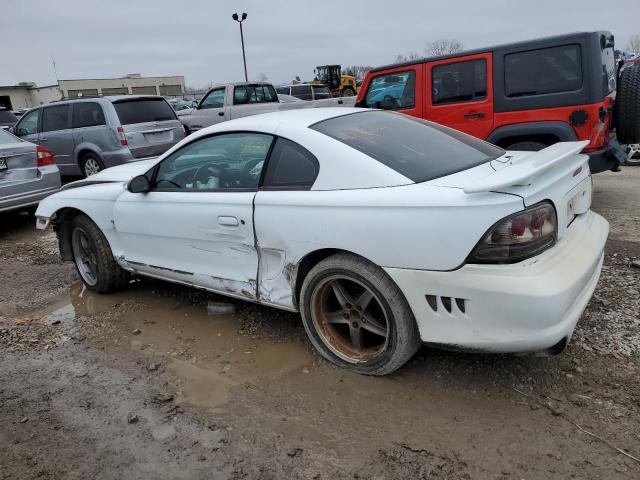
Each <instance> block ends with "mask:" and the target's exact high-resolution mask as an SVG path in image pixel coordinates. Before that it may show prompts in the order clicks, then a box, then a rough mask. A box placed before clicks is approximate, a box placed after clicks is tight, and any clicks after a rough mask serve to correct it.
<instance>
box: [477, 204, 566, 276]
mask: <svg viewBox="0 0 640 480" xmlns="http://www.w3.org/2000/svg"><path fill="white" fill-rule="evenodd" d="M557 232H558V222H557V220H556V210H555V208H554V207H553V205H552V204H551V202H548V201H545V202H540V203H537V204H536V205H533V206H531V207H529V208H526V209H525V210H523V211H522V212H518V213H516V214H513V215H510V216H508V217H507V218H505V219H503V220H500V221H499V222H498V223H497V224H495V225H494V226H493V227H491V228H490V229H489V231H488V232H487V233H485V234H484V236H483V237H482V240H480V242H479V243H478V245H476V248H474V249H473V252H471V255H469V258H467V263H515V262H519V261H521V260H524V259H526V258H530V257H533V256H535V255H538V254H540V253H542V252H543V251H545V250H546V249H548V248H549V247H552V246H553V245H554V244H555V243H556V238H557Z"/></svg>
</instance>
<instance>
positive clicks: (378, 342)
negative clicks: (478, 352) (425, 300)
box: [300, 254, 422, 375]
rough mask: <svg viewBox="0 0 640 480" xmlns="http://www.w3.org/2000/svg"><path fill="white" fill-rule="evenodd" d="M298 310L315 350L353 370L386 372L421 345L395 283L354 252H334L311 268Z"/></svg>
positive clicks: (382, 373) (378, 268)
mask: <svg viewBox="0 0 640 480" xmlns="http://www.w3.org/2000/svg"><path fill="white" fill-rule="evenodd" d="M300 311H301V314H302V321H303V324H304V328H305V330H306V332H307V335H308V336H309V339H310V341H311V343H312V344H313V346H314V347H315V348H316V349H317V350H318V352H320V354H321V355H322V356H323V357H324V358H326V359H327V360H329V361H330V362H332V363H334V364H335V365H337V366H339V367H343V368H347V369H349V370H353V371H355V372H357V373H363V374H367V375H386V374H388V373H391V372H393V371H395V370H397V369H398V368H400V367H401V366H402V365H404V363H406V362H407V361H408V360H409V359H410V358H411V356H412V355H413V354H414V353H415V352H416V351H417V350H418V348H419V347H420V345H421V343H422V342H421V340H420V335H419V333H418V327H417V325H416V322H415V319H414V316H413V313H412V311H411V308H410V307H409V304H408V303H407V301H406V299H405V298H404V295H403V294H402V292H401V291H400V289H399V288H398V286H397V285H396V284H395V283H394V282H393V281H392V280H391V278H389V276H388V275H387V274H386V273H385V272H384V270H382V269H381V268H380V267H378V266H376V265H374V264H373V263H371V262H369V261H367V260H365V259H364V258H361V257H358V256H356V255H350V254H336V255H333V256H331V257H328V258H326V259H325V260H323V261H321V262H320V263H318V264H317V265H316V266H315V267H313V268H312V269H311V271H310V272H309V274H308V275H307V276H306V277H305V279H304V282H303V284H302V290H301V293H300Z"/></svg>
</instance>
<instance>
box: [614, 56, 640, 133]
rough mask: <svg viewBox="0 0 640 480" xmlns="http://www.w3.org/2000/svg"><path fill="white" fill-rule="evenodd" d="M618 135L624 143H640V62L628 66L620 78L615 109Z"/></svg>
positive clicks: (615, 124) (615, 123)
mask: <svg viewBox="0 0 640 480" xmlns="http://www.w3.org/2000/svg"><path fill="white" fill-rule="evenodd" d="M613 124H614V126H615V127H616V136H617V137H618V141H619V142H620V143H622V144H629V143H640V63H639V62H634V64H633V65H630V66H628V67H627V68H625V69H624V70H622V73H620V77H619V78H618V91H617V93H616V103H615V106H614V109H613Z"/></svg>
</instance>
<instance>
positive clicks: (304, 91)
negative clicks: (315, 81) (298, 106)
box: [291, 85, 313, 100]
mask: <svg viewBox="0 0 640 480" xmlns="http://www.w3.org/2000/svg"><path fill="white" fill-rule="evenodd" d="M291 95H293V96H294V97H297V98H299V99H300V100H313V92H312V90H311V85H295V86H293V87H291Z"/></svg>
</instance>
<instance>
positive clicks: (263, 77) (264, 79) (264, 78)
mask: <svg viewBox="0 0 640 480" xmlns="http://www.w3.org/2000/svg"><path fill="white" fill-rule="evenodd" d="M256 81H257V82H268V81H269V77H267V75H266V74H265V73H264V72H261V73H260V75H258V80H256Z"/></svg>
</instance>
